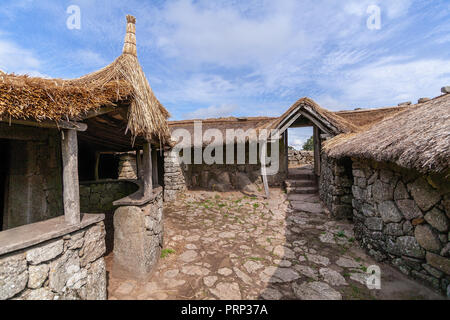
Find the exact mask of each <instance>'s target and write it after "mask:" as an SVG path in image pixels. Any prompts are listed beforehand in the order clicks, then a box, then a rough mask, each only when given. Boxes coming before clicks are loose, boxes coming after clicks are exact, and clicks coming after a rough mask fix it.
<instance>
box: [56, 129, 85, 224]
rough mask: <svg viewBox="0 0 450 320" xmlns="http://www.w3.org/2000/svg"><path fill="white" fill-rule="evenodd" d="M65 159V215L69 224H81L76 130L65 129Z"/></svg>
mask: <svg viewBox="0 0 450 320" xmlns="http://www.w3.org/2000/svg"><path fill="white" fill-rule="evenodd" d="M61 150H62V161H63V200H64V216H65V220H66V222H67V223H68V224H70V225H74V224H79V223H80V221H81V218H80V185H79V181H78V142H77V131H76V130H63V131H62V139H61Z"/></svg>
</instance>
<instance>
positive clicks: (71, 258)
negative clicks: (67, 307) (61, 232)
mask: <svg viewBox="0 0 450 320" xmlns="http://www.w3.org/2000/svg"><path fill="white" fill-rule="evenodd" d="M104 239H105V229H104V226H103V222H99V223H97V224H94V225H91V226H89V227H87V228H85V229H82V230H79V231H77V232H74V233H71V234H68V235H66V236H63V237H60V238H56V239H53V240H50V241H47V242H45V243H42V244H39V245H36V246H32V247H30V248H27V249H25V250H21V251H18V252H13V253H10V254H7V255H4V256H0V300H5V299H19V300H105V299H106V269H105V261H104V258H103V255H104V252H105V240H104Z"/></svg>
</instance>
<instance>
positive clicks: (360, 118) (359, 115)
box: [334, 106, 410, 128]
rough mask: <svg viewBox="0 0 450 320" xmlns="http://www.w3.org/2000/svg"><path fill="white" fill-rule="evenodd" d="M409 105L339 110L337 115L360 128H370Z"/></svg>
mask: <svg viewBox="0 0 450 320" xmlns="http://www.w3.org/2000/svg"><path fill="white" fill-rule="evenodd" d="M406 108H410V106H408V107H386V108H377V109H359V110H352V111H337V112H334V114H335V115H337V116H339V117H341V118H344V119H345V120H347V121H348V122H350V123H352V124H353V125H355V126H357V127H360V128H368V127H369V126H372V125H374V124H376V123H377V122H380V121H381V120H383V119H385V118H388V117H390V116H392V115H394V114H396V113H399V112H401V111H403V110H405V109H406Z"/></svg>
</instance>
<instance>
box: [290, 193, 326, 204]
mask: <svg viewBox="0 0 450 320" xmlns="http://www.w3.org/2000/svg"><path fill="white" fill-rule="evenodd" d="M287 198H288V200H289V201H302V202H309V203H318V202H320V198H319V195H318V194H296V193H291V194H289V195H288V196H287Z"/></svg>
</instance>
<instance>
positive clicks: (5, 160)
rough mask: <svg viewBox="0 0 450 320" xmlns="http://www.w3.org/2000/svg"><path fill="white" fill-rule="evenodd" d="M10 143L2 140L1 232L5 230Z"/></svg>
mask: <svg viewBox="0 0 450 320" xmlns="http://www.w3.org/2000/svg"><path fill="white" fill-rule="evenodd" d="M8 171H9V141H8V140H3V139H1V140H0V231H2V230H3V217H4V210H5V199H6V196H7V195H6V192H7V190H8V188H7V186H6V183H7V178H8V174H9V172H8Z"/></svg>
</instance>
